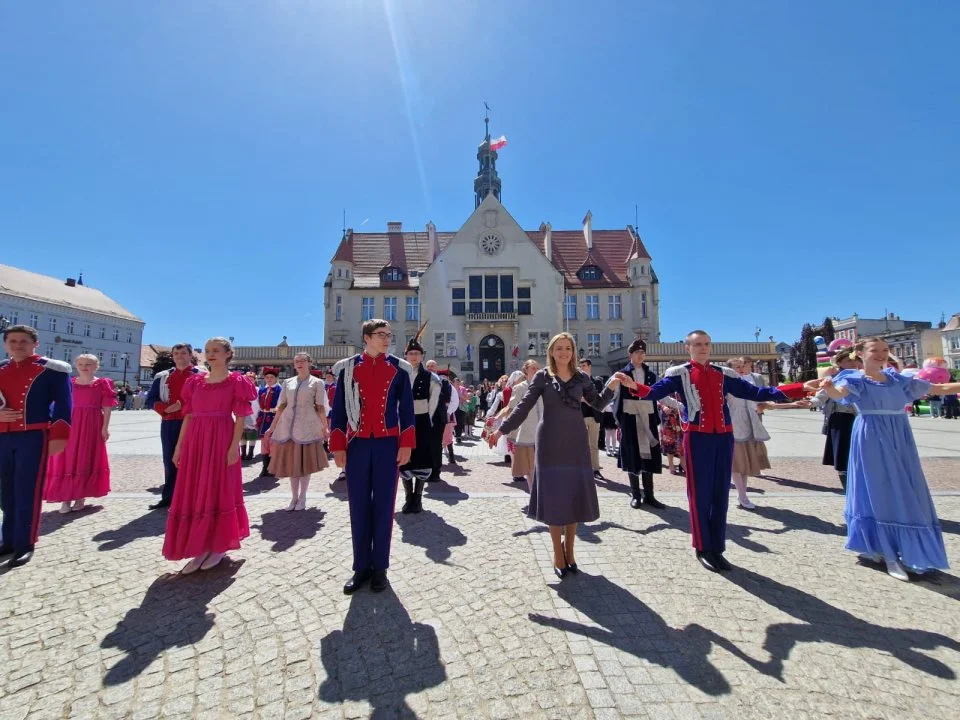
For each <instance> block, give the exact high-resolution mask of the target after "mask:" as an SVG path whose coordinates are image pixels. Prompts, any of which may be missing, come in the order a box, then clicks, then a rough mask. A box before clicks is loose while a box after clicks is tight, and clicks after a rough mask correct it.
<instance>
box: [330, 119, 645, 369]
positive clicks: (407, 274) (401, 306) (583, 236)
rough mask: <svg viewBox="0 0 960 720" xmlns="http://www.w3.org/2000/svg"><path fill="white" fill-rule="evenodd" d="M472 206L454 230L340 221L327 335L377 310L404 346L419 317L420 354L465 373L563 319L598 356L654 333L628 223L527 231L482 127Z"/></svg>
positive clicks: (525, 354) (516, 361)
mask: <svg viewBox="0 0 960 720" xmlns="http://www.w3.org/2000/svg"><path fill="white" fill-rule="evenodd" d="M477 159H478V160H479V163H480V168H479V171H478V173H477V177H476V179H475V180H474V196H475V202H474V211H473V213H472V214H471V215H470V217H468V218H467V220H466V222H465V223H464V224H463V226H462V227H461V228H460V229H459V230H457V231H456V232H442V231H438V230H437V228H436V227H435V226H434V225H433V223H427V225H426V227H425V228H424V230H423V231H413V232H411V231H409V230H404V229H403V226H402V224H401V223H399V222H391V223H388V224H387V231H386V232H385V233H383V232H381V233H358V232H354V231H353V230H352V229H348V230H346V231H345V233H344V235H343V238H342V239H341V241H340V245H339V246H338V248H337V251H336V253H335V255H334V257H333V260H332V261H331V268H330V274H329V275H328V276H327V280H326V282H325V283H324V306H325V323H324V328H325V330H324V335H325V338H324V341H325V343H326V344H331V345H353V346H356V347H362V345H363V343H362V338H361V336H360V325H361V323H362V322H363V321H364V320H368V319H370V318H384V319H385V320H388V321H389V322H390V324H391V325H392V326H393V329H394V334H395V339H394V348H393V349H392V352H394V353H396V354H402V352H403V348H404V346H405V345H406V342H407V341H408V340H409V339H410V338H411V337H413V336H414V334H415V333H416V332H417V330H418V328H419V327H420V325H421V323H423V322H426V323H427V326H426V329H425V331H424V334H423V338H422V340H421V342H422V344H423V346H424V348H425V349H426V353H427V357H428V358H430V357H432V358H435V359H436V360H437V362H438V363H439V364H440V365H441V367H449V368H450V369H451V370H452V371H454V372H456V373H457V374H458V375H459V376H461V377H463V378H465V380H466V381H467V382H479V381H480V380H483V379H496V378H498V377H500V376H501V375H503V374H507V373H509V372H510V371H511V370H514V369H516V368H518V367H519V366H520V365H521V364H522V363H523V361H524V360H526V359H527V358H535V359H537V360H539V361H540V363H541V365H543V364H544V363H545V359H546V349H547V343H548V341H549V339H550V337H552V336H553V335H554V334H556V333H557V332H560V331H561V330H568V331H569V332H570V333H571V334H573V335H574V337H575V338H576V339H577V346H578V348H579V352H580V355H581V356H582V357H590V358H592V359H594V363H595V364H597V362H598V360H599V361H600V364H604V363H603V362H602V359H603V358H605V357H606V356H607V354H608V353H609V352H611V351H614V350H617V349H619V348H621V347H623V346H625V345H629V343H630V342H631V341H632V340H633V339H634V338H635V337H642V338H644V339H646V340H648V341H649V342H659V340H660V320H659V284H658V280H657V276H656V273H654V271H653V266H652V263H651V258H650V254H649V253H648V252H647V249H646V248H645V247H644V244H643V241H642V240H641V239H640V236H639V234H638V233H637V231H636V229H635V228H633V227H632V226H629V225H628V226H627V227H626V228H624V229H622V230H595V229H594V228H593V217H592V215H591V213H590V212H589V211H588V212H587V214H586V217H585V218H584V220H583V226H582V228H578V229H576V230H554V229H553V228H552V227H551V225H550V223H549V222H544V223H542V224H541V225H540V227H539V228H538V229H536V230H524V229H523V228H522V227H520V225H519V224H518V223H517V221H516V220H514V218H513V217H512V216H511V215H510V213H509V212H508V211H507V209H506V208H505V207H504V206H503V205H502V204H501V203H500V188H501V180H500V177H499V175H498V174H497V152H496V151H495V150H493V149H492V148H491V147H490V133H489V129H488V132H487V134H486V137H485V139H484V141H483V142H482V143H481V144H480V147H479V150H478V152H477Z"/></svg>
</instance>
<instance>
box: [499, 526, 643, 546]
mask: <svg viewBox="0 0 960 720" xmlns="http://www.w3.org/2000/svg"><path fill="white" fill-rule="evenodd" d="M606 530H624V531H626V532H629V533H634V534H636V535H646V532H645V531H643V530H636V529H634V528H628V527H626V526H624V525H621V524H620V523H615V522H610V521H609V520H604V521H603V522H598V523H578V524H577V539H578V540H583V541H584V542H588V543H590V544H591V545H597V544H598V543H602V542H603V539H602V538H601V537H600V533H602V532H604V531H606ZM549 531H550V528H549V527H547V526H546V525H541V524H537V525H534V526H533V527H531V528H527V529H526V530H518V531H517V532H515V533H513V537H523V536H524V535H538V534H542V533H548V532H549Z"/></svg>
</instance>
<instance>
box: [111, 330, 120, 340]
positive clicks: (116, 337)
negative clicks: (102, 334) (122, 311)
mask: <svg viewBox="0 0 960 720" xmlns="http://www.w3.org/2000/svg"><path fill="white" fill-rule="evenodd" d="M111 337H112V338H113V339H114V340H115V341H116V342H120V328H114V329H113V334H112V335H111Z"/></svg>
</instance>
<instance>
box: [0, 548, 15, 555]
mask: <svg viewBox="0 0 960 720" xmlns="http://www.w3.org/2000/svg"><path fill="white" fill-rule="evenodd" d="M4 555H13V545H0V557H3V556H4Z"/></svg>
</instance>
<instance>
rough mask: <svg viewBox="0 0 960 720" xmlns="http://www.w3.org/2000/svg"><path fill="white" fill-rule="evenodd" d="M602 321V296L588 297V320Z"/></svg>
mask: <svg viewBox="0 0 960 720" xmlns="http://www.w3.org/2000/svg"><path fill="white" fill-rule="evenodd" d="M599 319H600V296H599V295H587V320H599Z"/></svg>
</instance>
